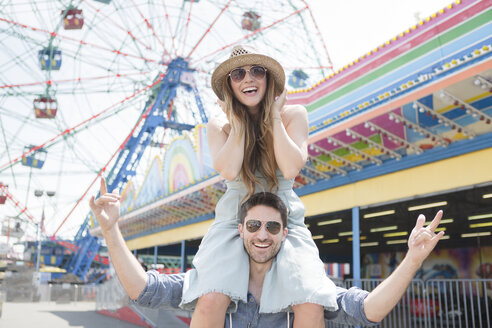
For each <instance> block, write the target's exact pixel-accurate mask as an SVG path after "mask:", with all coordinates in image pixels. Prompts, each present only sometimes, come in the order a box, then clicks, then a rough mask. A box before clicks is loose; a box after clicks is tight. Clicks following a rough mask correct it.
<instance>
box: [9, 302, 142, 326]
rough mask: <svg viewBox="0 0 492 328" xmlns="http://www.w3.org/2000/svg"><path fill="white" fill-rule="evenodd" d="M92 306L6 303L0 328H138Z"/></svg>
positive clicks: (90, 304) (81, 304)
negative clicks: (106, 314) (101, 312)
mask: <svg viewBox="0 0 492 328" xmlns="http://www.w3.org/2000/svg"><path fill="white" fill-rule="evenodd" d="M95 308H96V307H95V303H91V302H78V303H74V302H73V303H69V304H56V303H55V302H49V303H48V302H42V303H11V302H8V303H7V302H5V303H3V307H2V316H1V317H0V327H2V328H65V327H85V328H135V327H139V326H136V325H133V324H130V323H127V322H123V321H120V320H117V319H114V318H110V317H108V316H105V315H102V314H99V313H97V312H96V311H95Z"/></svg>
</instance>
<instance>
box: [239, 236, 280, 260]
mask: <svg viewBox="0 0 492 328" xmlns="http://www.w3.org/2000/svg"><path fill="white" fill-rule="evenodd" d="M255 241H257V240H255ZM255 241H251V242H249V243H244V249H245V250H246V253H248V255H249V258H250V259H251V260H252V261H253V262H255V263H258V264H263V263H267V262H268V261H271V260H273V258H275V256H277V253H278V251H279V249H280V246H281V244H280V243H274V242H272V244H271V245H270V249H269V252H268V253H267V254H266V255H264V256H257V254H256V253H255V250H256V246H255V245H254V242H255ZM259 243H261V242H259Z"/></svg>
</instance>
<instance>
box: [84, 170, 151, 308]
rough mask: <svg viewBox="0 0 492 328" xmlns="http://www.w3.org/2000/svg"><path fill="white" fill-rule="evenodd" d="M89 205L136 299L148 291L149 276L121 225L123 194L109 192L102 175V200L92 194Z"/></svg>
mask: <svg viewBox="0 0 492 328" xmlns="http://www.w3.org/2000/svg"><path fill="white" fill-rule="evenodd" d="M89 205H90V207H91V210H92V212H93V213H94V215H95V216H96V219H97V222H99V226H100V227H101V231H102V234H103V236H104V239H105V240H106V244H107V245H108V251H109V255H110V257H111V262H112V263H113V266H114V268H115V270H116V274H117V275H118V278H119V280H120V282H121V284H122V285H123V288H125V291H126V293H127V294H128V296H130V298H131V299H133V300H136V299H137V298H138V296H139V295H140V293H141V292H142V291H143V290H144V288H145V286H146V284H147V279H148V278H147V274H146V273H145V271H144V269H143V268H142V266H141V265H140V263H139V262H138V260H137V259H136V258H135V256H133V254H132V253H131V252H130V250H129V249H128V247H127V246H126V243H125V240H124V239H123V236H122V235H121V231H120V228H119V227H118V219H119V218H120V195H119V194H117V193H108V190H107V187H106V181H105V180H104V178H101V190H100V197H99V198H98V199H94V196H93V197H91V200H90V203H89Z"/></svg>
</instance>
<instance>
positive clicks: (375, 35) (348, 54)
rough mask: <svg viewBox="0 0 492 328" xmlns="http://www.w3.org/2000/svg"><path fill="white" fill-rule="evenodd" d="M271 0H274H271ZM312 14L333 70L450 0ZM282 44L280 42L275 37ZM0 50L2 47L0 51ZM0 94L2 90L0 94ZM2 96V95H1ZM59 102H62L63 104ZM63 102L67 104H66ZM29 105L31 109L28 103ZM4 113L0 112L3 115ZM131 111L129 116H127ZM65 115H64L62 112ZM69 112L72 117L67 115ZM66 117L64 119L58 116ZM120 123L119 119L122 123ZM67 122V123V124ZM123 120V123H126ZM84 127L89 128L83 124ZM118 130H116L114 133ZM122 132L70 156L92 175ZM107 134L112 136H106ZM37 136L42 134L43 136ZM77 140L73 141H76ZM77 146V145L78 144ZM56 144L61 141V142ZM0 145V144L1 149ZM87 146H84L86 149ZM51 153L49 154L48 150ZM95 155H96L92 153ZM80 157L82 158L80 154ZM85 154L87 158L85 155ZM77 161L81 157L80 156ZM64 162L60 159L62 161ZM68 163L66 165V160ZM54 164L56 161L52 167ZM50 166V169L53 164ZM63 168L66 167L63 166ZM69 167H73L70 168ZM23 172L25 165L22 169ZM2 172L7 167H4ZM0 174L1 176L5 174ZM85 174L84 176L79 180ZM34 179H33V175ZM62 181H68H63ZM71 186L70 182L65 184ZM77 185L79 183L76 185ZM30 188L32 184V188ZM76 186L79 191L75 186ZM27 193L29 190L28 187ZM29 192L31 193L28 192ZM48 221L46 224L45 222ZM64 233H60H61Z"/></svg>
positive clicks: (49, 212) (61, 211) (361, 0)
mask: <svg viewBox="0 0 492 328" xmlns="http://www.w3.org/2000/svg"><path fill="white" fill-rule="evenodd" d="M270 1H274V0H270ZM307 3H308V4H309V6H310V8H311V10H312V13H313V16H314V18H315V20H316V22H317V24H318V26H319V29H320V31H321V34H322V37H323V39H324V42H325V44H326V46H327V49H328V53H329V56H330V58H331V62H332V64H333V66H334V69H335V70H337V69H339V68H341V67H343V66H345V65H346V64H349V63H350V62H352V61H354V60H355V59H357V58H358V57H360V56H362V55H363V54H365V53H367V52H368V51H369V50H372V49H374V48H376V47H377V46H379V45H381V44H383V43H384V42H386V41H388V40H390V39H391V38H393V37H394V36H396V35H397V34H399V33H401V32H402V31H404V30H406V29H408V28H410V27H411V26H413V25H415V24H416V23H418V21H419V20H421V19H425V18H426V17H428V16H430V15H431V14H432V13H435V12H437V11H438V10H440V9H442V8H444V7H445V6H446V5H448V4H450V3H451V1H450V0H413V1H403V0H373V1H366V0H344V1H333V0H307ZM0 8H1V7H0ZM218 37H220V36H218ZM288 41H289V40H288V39H287V40H284V41H283V42H288ZM279 44H280V45H282V46H283V44H284V43H279ZM0 55H1V52H0ZM0 96H1V95H0ZM0 98H1V97H0ZM118 99H121V98H118V96H114V99H113V101H117V100H118ZM62 105H63V104H62ZM65 107H66V106H65ZM140 108H141V106H140V105H139V106H136V108H135V110H133V112H130V113H128V111H131V110H132V109H130V110H126V112H125V113H124V114H125V115H126V114H131V115H130V116H121V117H120V118H119V119H120V120H121V119H123V120H131V121H133V120H134V119H136V117H137V115H138V113H139V109H140ZM30 110H31V109H30ZM73 110H74V112H73V115H75V114H77V113H78V112H76V110H77V109H76V108H73ZM91 110H93V112H97V109H96V108H94V109H91ZM3 117H4V119H5V115H4V116H3ZM129 117H130V118H129ZM66 118H67V117H66ZM69 118H72V117H69ZM81 120H82V116H81V117H80V118H79V117H77V119H76V122H80V121H81ZM62 123H65V122H62ZM123 123H128V122H121V126H123ZM70 124H72V125H70ZM67 125H68V126H73V123H67ZM127 125H128V124H127ZM86 133H90V130H87V132H86ZM118 133H120V134H119V135H118ZM125 133H126V132H124V131H117V130H113V131H111V135H109V136H108V139H107V140H106V139H104V138H100V139H102V140H99V144H97V145H96V147H94V148H98V147H101V148H103V149H104V151H105V153H104V154H105V155H104V156H100V157H101V158H98V159H100V162H95V163H90V157H88V156H84V151H82V152H80V151H79V157H77V158H74V159H73V160H80V159H81V158H82V159H85V162H89V163H88V166H91V164H92V166H93V167H94V168H93V172H92V173H91V172H89V174H92V175H94V172H95V169H97V168H100V167H101V165H102V164H101V163H103V162H104V158H106V157H107V155H106V154H107V153H109V152H110V150H112V149H115V146H114V145H115V144H116V142H118V140H119V139H123V138H124V137H123V136H124V135H126V134H125ZM110 138H112V139H113V140H111V139H110ZM42 139H45V137H43V138H42ZM75 146H78V145H75ZM79 146H80V145H79ZM60 147H61V145H60ZM0 150H1V149H0ZM90 150H91V149H85V151H86V152H89V151H90ZM50 156H51V157H50V158H53V154H51V155H50ZM96 156H97V155H96ZM80 157H81V158H80ZM88 158H89V160H88ZM81 162H82V160H81ZM62 165H63V164H60V165H59V167H61V166H62ZM67 165H70V163H68V164H67ZM56 168H57V167H56ZM56 168H55V169H56ZM65 169H66V167H65ZM72 171H73V170H72ZM26 172H27V171H26ZM6 174H7V173H6ZM27 174H28V173H24V177H27ZM4 178H5V176H3V177H0V181H1V179H4ZM36 179H39V180H41V179H43V175H39V176H38V177H36ZM80 179H85V180H80ZM87 179H91V181H92V179H93V178H91V177H90V176H88V177H87V178H86V177H85V176H82V175H81V176H80V177H79V180H78V181H77V182H75V183H74V186H73V188H72V189H74V190H75V189H76V190H77V191H76V192H74V193H73V194H71V195H69V194H68V193H66V195H65V194H64V195H63V196H61V195H60V196H59V197H64V204H65V205H60V204H58V206H50V205H52V204H50V203H52V201H51V200H49V199H47V200H45V202H46V205H47V206H46V217H47V219H49V221H51V227H52V228H53V227H56V226H58V224H59V223H60V222H61V220H63V219H64V218H65V216H66V214H67V213H68V211H69V210H71V209H72V207H73V205H74V204H75V201H76V200H77V198H78V196H79V195H80V194H82V193H83V192H84V191H85V189H86V188H87V187H86V185H88V183H87ZM58 181H59V180H57V179H56V176H54V177H53V178H52V179H51V180H49V181H48V182H46V180H45V181H43V182H42V183H41V185H42V186H43V187H44V188H46V190H54V189H56V188H59V186H57V184H59V182H58ZM34 182H36V181H34ZM65 187H67V186H65ZM68 187H70V186H68ZM77 188H78V189H77ZM33 189H34V188H33ZM78 190H81V191H78ZM95 192H97V190H96V188H95V187H93V188H92V189H91V190H90V191H89V193H88V194H89V195H91V194H94V193H95ZM30 193H32V190H31V192H30ZM31 196H32V195H31ZM20 200H21V202H24V201H25V202H27V199H24V197H23V196H21V197H20ZM28 207H29V209H30V210H31V212H33V215H34V216H36V217H38V216H39V214H40V212H41V209H42V207H43V203H42V199H36V198H34V197H30V198H29V204H28ZM88 210H89V209H88V204H87V200H84V201H83V202H82V203H81V205H80V206H79V207H78V208H77V210H76V212H74V214H73V218H70V220H69V222H68V223H67V225H66V226H65V228H66V230H65V236H67V237H70V236H71V235H73V234H74V233H75V232H76V231H77V230H78V226H79V225H80V223H81V222H82V221H83V219H84V218H85V214H86V213H87V212H88ZM6 215H12V212H6V210H5V207H4V208H0V216H6ZM47 227H50V226H49V225H47ZM62 236H63V234H62ZM0 242H2V237H0Z"/></svg>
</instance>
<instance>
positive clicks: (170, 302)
mask: <svg viewBox="0 0 492 328" xmlns="http://www.w3.org/2000/svg"><path fill="white" fill-rule="evenodd" d="M184 276H185V274H184V273H178V274H159V272H157V271H155V270H150V271H147V277H148V279H147V285H146V286H145V288H144V290H143V291H142V292H141V293H140V295H139V296H138V298H137V300H136V301H134V304H137V305H140V306H143V307H148V308H153V309H155V308H158V307H165V308H171V309H178V308H179V304H180V303H181V297H182V293H183V282H184Z"/></svg>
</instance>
